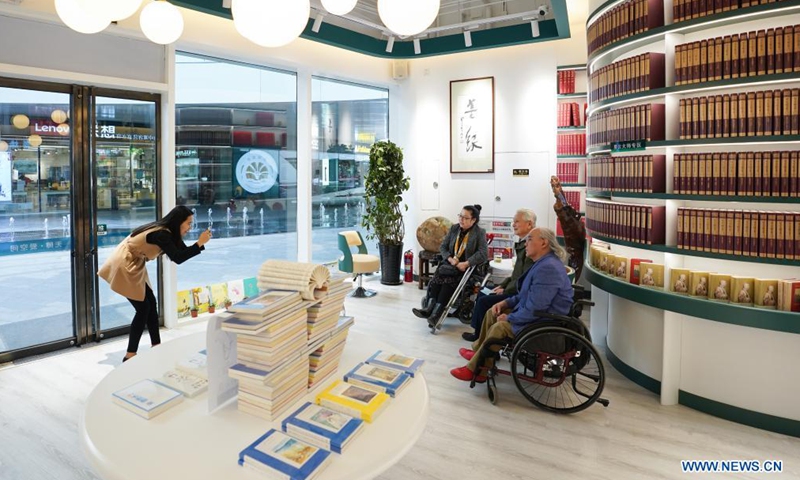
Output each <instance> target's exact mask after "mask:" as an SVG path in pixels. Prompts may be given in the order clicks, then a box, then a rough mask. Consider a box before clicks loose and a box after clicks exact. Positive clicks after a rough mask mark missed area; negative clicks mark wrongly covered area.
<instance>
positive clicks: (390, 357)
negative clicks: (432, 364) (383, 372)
mask: <svg viewBox="0 0 800 480" xmlns="http://www.w3.org/2000/svg"><path fill="white" fill-rule="evenodd" d="M365 363H369V364H372V365H380V366H383V367H389V368H396V369H397V370H401V371H403V372H406V373H407V374H409V375H410V376H412V377H413V376H414V375H415V374H416V373H417V371H418V370H419V369H420V368H421V367H422V365H423V364H424V363H425V360H422V359H421V358H414V357H408V356H406V355H400V354H397V353H392V352H384V351H383V350H378V351H377V352H375V353H374V354H373V355H372V356H371V357H369V358H368V359H367V360H365Z"/></svg>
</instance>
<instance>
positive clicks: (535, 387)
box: [470, 285, 609, 414]
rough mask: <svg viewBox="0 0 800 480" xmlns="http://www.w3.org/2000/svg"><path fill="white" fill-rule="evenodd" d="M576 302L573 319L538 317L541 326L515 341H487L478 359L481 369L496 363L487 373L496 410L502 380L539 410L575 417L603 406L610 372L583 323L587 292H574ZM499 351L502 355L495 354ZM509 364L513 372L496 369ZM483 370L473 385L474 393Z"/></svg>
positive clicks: (528, 329)
mask: <svg viewBox="0 0 800 480" xmlns="http://www.w3.org/2000/svg"><path fill="white" fill-rule="evenodd" d="M574 288H575V296H574V301H573V304H572V307H571V308H570V312H569V314H568V315H553V314H549V313H546V312H536V315H537V316H538V317H540V318H544V319H546V320H542V321H539V322H536V323H534V324H532V325H529V326H527V327H526V328H525V329H523V330H522V331H521V332H520V333H519V335H517V336H516V338H515V339H513V340H512V339H505V340H497V341H487V342H485V343H484V345H483V348H481V350H480V351H479V352H476V353H475V355H478V356H479V358H478V365H483V363H484V360H485V359H486V358H490V356H491V357H494V358H495V362H494V365H493V366H492V368H490V369H489V370H488V372H486V385H487V387H488V392H487V393H488V396H489V401H491V402H492V404H493V405H495V404H497V397H498V394H497V384H496V382H495V380H496V378H497V377H498V376H499V375H504V376H509V377H511V378H513V379H514V383H515V384H516V386H517V389H519V391H520V393H522V395H523V396H524V397H525V398H526V399H527V400H528V401H530V402H531V403H533V404H534V405H536V406H537V407H539V408H541V409H543V410H547V411H550V412H555V413H564V414H567V413H576V412H580V411H581V410H584V409H585V408H588V407H589V406H591V405H592V404H593V403H595V402H598V403H600V404H601V405H603V406H604V407H608V405H609V401H608V400H607V399H604V398H601V397H600V395H602V393H603V388H604V386H605V369H604V367H603V362H602V360H601V358H600V354H599V353H598V352H597V349H595V347H594V345H592V340H591V335H590V334H589V329H588V328H586V326H585V325H584V324H583V322H581V320H580V316H581V313H582V312H583V307H584V306H586V305H593V303H592V302H590V301H588V300H586V299H585V294H586V292H585V291H584V290H583V289H582V288H581V287H580V286H577V285H576V286H574ZM492 346H500V347H501V348H500V351H499V352H494V351H492V350H491V349H490V347H492ZM501 357H504V358H506V359H507V360H508V361H509V362H510V364H511V367H510V370H501V369H500V368H498V367H497V360H499V359H500V358H501ZM483 370H485V369H484V368H481V369H478V370H477V371H476V372H475V374H474V376H473V378H472V381H471V382H470V388H474V387H475V384H476V379H477V377H478V375H479V374H481V373H483V372H482V371H483Z"/></svg>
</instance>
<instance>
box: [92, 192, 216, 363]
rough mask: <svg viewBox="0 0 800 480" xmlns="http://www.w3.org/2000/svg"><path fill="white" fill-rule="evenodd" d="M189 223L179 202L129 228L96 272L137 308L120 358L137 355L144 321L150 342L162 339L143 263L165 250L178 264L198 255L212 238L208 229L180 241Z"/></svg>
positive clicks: (190, 217)
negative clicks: (187, 241)
mask: <svg viewBox="0 0 800 480" xmlns="http://www.w3.org/2000/svg"><path fill="white" fill-rule="evenodd" d="M191 226H192V211H191V210H189V209H188V208H187V207H185V206H183V205H179V206H177V207H175V208H173V209H172V211H170V212H169V213H168V214H167V215H166V216H164V218H162V219H161V220H158V221H156V222H152V223H148V224H146V225H142V226H141V227H139V228H137V229H136V230H134V231H133V232H131V234H130V236H128V237H127V238H125V240H123V241H122V242H121V243H120V244H119V245H118V246H117V248H116V250H114V253H112V254H111V256H110V257H109V258H108V260H106V262H105V263H104V264H103V266H102V267H101V268H100V271H99V272H97V274H98V275H99V276H100V277H101V278H102V279H103V280H105V281H107V282H108V283H109V284H110V285H111V290H113V291H115V292H117V293H119V294H120V295H122V296H124V297H126V298H127V299H128V301H129V302H131V305H133V308H134V309H135V310H136V314H135V315H134V317H133V321H132V322H131V333H130V337H129V338H128V352H127V353H126V354H125V358H123V359H122V361H123V362H124V361H125V360H128V359H129V358H131V357H133V356H134V355H136V351H137V350H138V349H139V340H140V339H141V337H142V333H144V327H145V325H147V330H148V331H149V332H150V343H151V344H152V345H153V346H156V345H158V344H159V343H161V336H160V335H159V332H158V327H159V326H158V310H157V304H156V297H155V295H154V294H153V289H152V288H151V287H150V279H149V278H148V276H147V268H145V263H146V262H148V261H150V260H154V259H156V258H157V257H158V256H159V255H161V254H162V253H166V254H167V256H168V257H169V259H170V260H172V261H173V262H175V263H177V264H181V263H183V262H185V261H186V260H189V259H190V258H192V257H194V256H195V255H199V254H200V252H201V251H202V250H204V249H205V247H204V246H203V245H205V244H206V243H208V241H209V240H210V239H211V231H209V230H206V231H204V232H203V233H201V234H200V238H198V239H197V243H195V244H194V245H192V246H191V247H187V246H186V244H185V243H183V236H184V235H186V232H188V231H189V229H190V228H191Z"/></svg>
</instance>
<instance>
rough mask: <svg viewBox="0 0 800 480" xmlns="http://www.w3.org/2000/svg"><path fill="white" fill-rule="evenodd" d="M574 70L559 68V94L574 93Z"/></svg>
mask: <svg viewBox="0 0 800 480" xmlns="http://www.w3.org/2000/svg"><path fill="white" fill-rule="evenodd" d="M575 72H576V70H559V71H558V72H556V73H557V75H558V77H557V78H558V84H557V86H556V88H558V93H559V94H562V95H563V94H567V93H575Z"/></svg>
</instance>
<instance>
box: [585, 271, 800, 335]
mask: <svg viewBox="0 0 800 480" xmlns="http://www.w3.org/2000/svg"><path fill="white" fill-rule="evenodd" d="M584 271H585V272H586V278H587V279H588V280H589V283H591V284H592V285H594V286H596V287H598V288H600V289H601V290H604V291H606V292H608V293H610V294H612V295H616V296H618V297H621V298H625V299H627V300H631V301H633V302H636V303H639V304H642V305H648V306H651V307H654V308H660V309H662V310H668V311H670V312H675V313H680V314H683V315H688V316H691V317H697V318H704V319H706V320H713V321H715V322H721V323H728V324H732V325H741V326H744V327H751V328H758V329H762V330H773V331H776V332H785V333H795V334H800V322H798V321H797V313H796V312H784V311H781V310H768V309H761V308H754V307H746V306H742V305H736V304H732V303H720V302H714V301H711V300H705V299H703V298H697V297H689V296H684V295H676V294H674V293H670V292H668V291H665V290H659V289H653V288H647V287H641V286H639V285H634V284H632V283H628V282H624V281H622V280H619V279H616V278H612V277H609V276H608V275H605V274H602V273H600V272H598V271H597V270H595V269H594V268H592V266H591V265H588V264H586V265H584Z"/></svg>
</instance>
